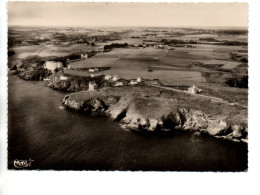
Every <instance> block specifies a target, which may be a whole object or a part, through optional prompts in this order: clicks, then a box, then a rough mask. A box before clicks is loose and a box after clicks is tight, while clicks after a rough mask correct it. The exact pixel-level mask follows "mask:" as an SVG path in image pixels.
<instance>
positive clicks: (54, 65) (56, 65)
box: [44, 61, 63, 72]
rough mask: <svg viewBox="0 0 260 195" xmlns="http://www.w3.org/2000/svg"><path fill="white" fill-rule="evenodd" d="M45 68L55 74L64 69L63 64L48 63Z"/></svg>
mask: <svg viewBox="0 0 260 195" xmlns="http://www.w3.org/2000/svg"><path fill="white" fill-rule="evenodd" d="M44 68H46V69H48V70H51V71H52V72H54V71H55V70H56V69H58V68H63V66H62V63H61V62H55V61H46V62H45V64H44Z"/></svg>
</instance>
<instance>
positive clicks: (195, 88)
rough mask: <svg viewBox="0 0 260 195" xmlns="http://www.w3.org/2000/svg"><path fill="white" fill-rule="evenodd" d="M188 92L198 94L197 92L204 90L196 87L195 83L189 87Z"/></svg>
mask: <svg viewBox="0 0 260 195" xmlns="http://www.w3.org/2000/svg"><path fill="white" fill-rule="evenodd" d="M188 92H189V93H193V94H197V93H201V92H202V90H201V89H199V88H198V87H196V86H195V85H193V86H192V87H190V88H188Z"/></svg>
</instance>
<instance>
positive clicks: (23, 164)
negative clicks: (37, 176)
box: [11, 159, 34, 169]
mask: <svg viewBox="0 0 260 195" xmlns="http://www.w3.org/2000/svg"><path fill="white" fill-rule="evenodd" d="M32 161H34V160H32V159H29V160H17V159H15V160H14V161H12V162H11V163H12V164H13V165H14V167H15V168H18V169H21V168H26V167H30V166H31V165H32Z"/></svg>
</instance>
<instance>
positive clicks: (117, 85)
mask: <svg viewBox="0 0 260 195" xmlns="http://www.w3.org/2000/svg"><path fill="white" fill-rule="evenodd" d="M123 85H124V83H123V82H122V81H117V82H116V84H115V87H119V86H123Z"/></svg>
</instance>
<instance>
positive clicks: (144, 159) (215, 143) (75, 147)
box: [8, 75, 248, 172]
mask: <svg viewBox="0 0 260 195" xmlns="http://www.w3.org/2000/svg"><path fill="white" fill-rule="evenodd" d="M66 94H68V93H65V92H61V91H56V90H53V89H51V88H49V87H47V86H46V85H45V83H44V82H43V81H25V80H22V79H19V78H18V77H17V76H15V75H8V169H13V170H42V171H44V170H85V171H87V170H102V171H114V170H119V171H232V172H233V171H246V170H247V167H248V163H247V159H248V147H247V144H245V143H236V142H232V141H228V140H223V139H217V138H214V137H211V136H207V135H199V134H194V133H159V134H158V133H138V132H134V131H131V130H126V129H123V128H121V127H120V124H119V123H118V122H117V121H113V120H111V119H109V118H107V117H105V116H101V115H98V114H95V113H86V112H83V111H75V110H71V109H68V108H66V107H64V106H63V105H62V102H61V100H62V98H63V97H64V96H65V95H66ZM29 159H30V160H31V161H30V164H29V165H28V166H23V167H17V166H15V164H14V162H15V160H18V161H21V160H29Z"/></svg>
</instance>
